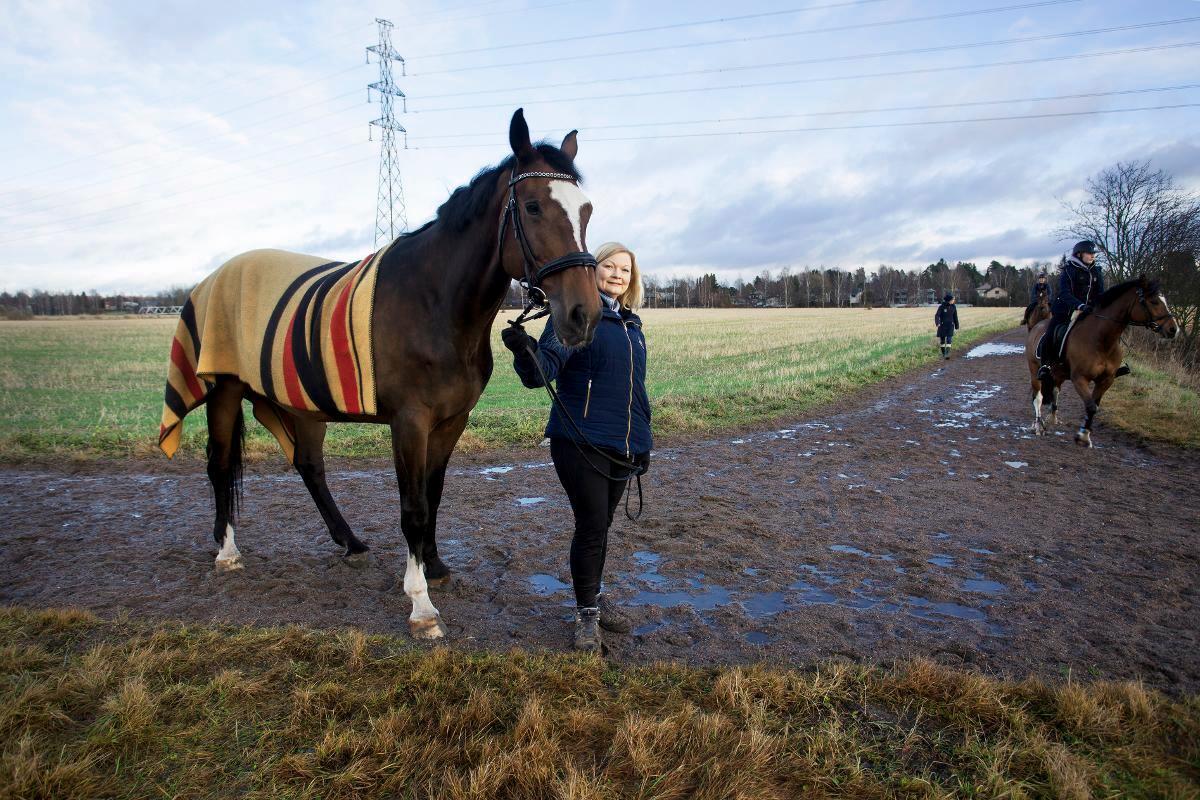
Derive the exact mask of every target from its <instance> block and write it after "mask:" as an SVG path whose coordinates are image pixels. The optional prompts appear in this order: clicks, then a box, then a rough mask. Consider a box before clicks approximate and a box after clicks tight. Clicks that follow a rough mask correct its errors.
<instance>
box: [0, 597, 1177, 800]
mask: <svg viewBox="0 0 1200 800" xmlns="http://www.w3.org/2000/svg"><path fill="white" fill-rule="evenodd" d="M0 641H2V642H3V645H0V797H13V798H54V799H55V800H84V799H85V798H89V799H90V798H95V797H113V798H134V797H137V798H143V797H146V798H148V797H188V798H210V797H211V798H218V797H222V798H223V797H256V798H313V799H314V800H315V799H316V798H321V800H332V799H334V798H356V799H357V798H362V799H364V800H366V799H367V798H427V797H428V798H435V797H436V798H461V800H467V798H477V799H478V800H488V799H490V798H496V799H497V800H499V799H500V798H522V799H524V798H546V800H550V798H563V799H564V800H593V799H594V800H601V798H625V797H628V798H645V800H651V798H657V799H659V800H668V799H670V800H682V799H683V798H712V800H717V799H718V798H735V797H737V798H781V799H782V798H798V797H806V798H824V797H853V798H901V797H902V798H947V799H949V798H960V797H981V798H982V797H988V798H1011V799H1012V800H1020V799H1021V798H1042V797H1045V798H1070V799H1072V800H1073V799H1075V798H1079V800H1083V799H1084V798H1100V797H1105V798H1108V797H1111V798H1118V797H1119V798H1151V797H1155V798H1187V797H1196V796H1197V792H1200V782H1198V781H1200V704H1198V703H1197V699H1196V698H1195V697H1194V696H1191V697H1185V698H1179V699H1170V698H1167V697H1164V696H1163V695H1161V694H1159V693H1158V692H1155V691H1150V690H1147V689H1146V688H1144V687H1143V686H1141V685H1139V684H1136V683H1108V682H1094V683H1089V682H1085V683H1080V682H1077V681H1070V680H1068V681H1067V682H1065V683H1060V684H1058V685H1050V684H1047V683H1044V682H1041V681H1037V680H1032V679H1030V680H1024V681H1020V682H1009V681H1000V680H994V679H991V678H988V677H985V676H982V675H979V674H975V673H969V672H961V671H956V670H952V669H949V668H946V667H942V666H939V665H937V664H934V663H932V662H928V661H917V662H912V663H908V664H900V665H897V666H896V667H894V668H891V669H885V668H881V667H876V666H869V665H858V664H846V663H826V664H819V665H815V666H814V667H812V668H811V669H807V670H803V671H801V670H794V669H781V668H769V667H726V668H720V669H695V668H690V667H686V666H683V665H678V664H660V665H654V666H649V667H629V666H620V665H616V664H606V663H605V662H603V661H601V660H600V659H599V658H596V657H585V656H579V655H563V654H534V653H526V652H522V651H519V650H513V651H511V652H508V653H469V652H463V651H460V650H457V649H451V648H446V647H436V648H432V649H429V648H425V647H421V646H417V645H414V644H412V643H411V642H408V641H406V640H404V639H396V638H392V637H386V636H368V635H365V634H363V633H362V632H361V631H358V630H355V629H348V630H344V631H337V632H331V631H311V630H305V629H301V628H275V629H272V628H265V629H262V628H260V629H250V628H236V627H232V626H225V627H219V626H206V625H184V624H180V623H169V622H164V623H147V622H135V621H131V620H117V621H107V622H106V621H101V620H99V619H97V618H95V617H94V616H92V615H90V614H88V613H87V612H84V611H78V610H69V609H66V610H59V609H50V610H39V611H33V610H26V609H20V608H3V607H0Z"/></svg>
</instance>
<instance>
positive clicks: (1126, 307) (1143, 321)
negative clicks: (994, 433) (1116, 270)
mask: <svg viewBox="0 0 1200 800" xmlns="http://www.w3.org/2000/svg"><path fill="white" fill-rule="evenodd" d="M1049 325H1050V321H1049V320H1043V321H1042V322H1039V323H1037V324H1036V325H1034V326H1032V327H1031V328H1030V329H1029V334H1028V335H1027V336H1026V338H1025V362H1026V365H1027V366H1028V367H1029V386H1030V389H1029V393H1030V400H1031V402H1032V404H1033V433H1034V434H1036V435H1038V436H1045V435H1046V425H1045V422H1043V420H1042V405H1043V404H1045V403H1050V410H1051V422H1052V423H1054V424H1057V423H1058V392H1059V387H1060V386H1062V384H1063V383H1064V382H1066V381H1068V380H1069V381H1070V382H1071V383H1072V385H1074V387H1075V391H1076V392H1078V393H1079V398H1080V399H1081V400H1082V401H1083V406H1084V409H1085V411H1084V417H1083V422H1082V423H1081V424H1080V427H1079V431H1078V432H1077V433H1076V434H1075V442H1076V444H1079V445H1082V446H1084V447H1092V420H1093V419H1094V418H1095V416H1096V411H1097V410H1098V409H1099V408H1100V399H1101V398H1102V397H1104V393H1105V392H1107V391H1108V389H1109V387H1110V386H1112V384H1113V381H1114V380H1116V377H1117V374H1118V372H1117V370H1118V369H1119V368H1120V366H1121V363H1122V361H1123V359H1124V356H1125V351H1124V349H1123V348H1122V346H1121V334H1122V333H1124V332H1125V329H1126V328H1127V327H1129V326H1130V325H1133V326H1139V327H1143V328H1149V329H1150V330H1152V331H1154V332H1155V333H1157V334H1158V335H1159V336H1161V337H1163V338H1164V339H1174V338H1175V337H1176V336H1177V335H1178V334H1179V324H1178V323H1177V322H1176V321H1175V315H1174V314H1172V313H1171V309H1170V307H1169V306H1168V305H1167V299H1166V298H1165V297H1164V296H1163V294H1162V289H1161V287H1160V286H1159V284H1158V281H1152V280H1149V279H1147V278H1146V276H1144V275H1143V276H1140V277H1138V278H1136V279H1134V280H1131V281H1126V282H1125V283H1121V284H1118V285H1116V286H1114V287H1112V288H1111V289H1109V290H1108V291H1106V292H1105V293H1104V294H1102V295H1100V297H1099V299H1098V300H1097V301H1096V306H1095V308H1094V309H1093V310H1092V311H1090V312H1087V313H1085V314H1083V315H1082V316H1079V317H1077V318H1076V320H1075V322H1074V323H1073V324H1072V326H1071V328H1070V331H1069V335H1068V336H1067V343H1066V349H1065V351H1064V353H1063V358H1062V359H1061V360H1060V361H1059V362H1058V363H1057V364H1055V365H1054V369H1053V372H1052V377H1050V378H1047V379H1046V381H1045V382H1044V383H1043V382H1042V381H1041V380H1039V379H1038V376H1037V373H1038V368H1039V366H1040V361H1039V359H1038V356H1037V346H1038V341H1039V340H1040V339H1041V338H1042V334H1043V333H1045V332H1046V328H1047V327H1048V326H1049ZM1044 346H1045V347H1051V346H1053V343H1051V342H1049V341H1048V342H1046V344H1045V345H1044Z"/></svg>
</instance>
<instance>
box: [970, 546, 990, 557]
mask: <svg viewBox="0 0 1200 800" xmlns="http://www.w3.org/2000/svg"><path fill="white" fill-rule="evenodd" d="M971 552H972V553H978V554H979V555H981V556H994V555H996V554H995V552H993V551H991V550H988V549H987V548H986V547H972V548H971Z"/></svg>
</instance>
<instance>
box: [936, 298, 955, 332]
mask: <svg viewBox="0 0 1200 800" xmlns="http://www.w3.org/2000/svg"><path fill="white" fill-rule="evenodd" d="M933 321H934V324H936V325H937V333H938V336H953V335H954V332H955V331H956V330H958V308H956V307H955V306H954V305H953V304H952V303H942V304H941V305H940V306H938V310H937V313H936V314H934V315H933Z"/></svg>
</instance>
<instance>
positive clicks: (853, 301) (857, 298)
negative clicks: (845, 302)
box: [850, 286, 863, 306]
mask: <svg viewBox="0 0 1200 800" xmlns="http://www.w3.org/2000/svg"><path fill="white" fill-rule="evenodd" d="M862 301H863V287H861V286H859V287H858V288H857V289H855V290H854V291H853V292H852V293H851V294H850V305H852V306H858V305H862Z"/></svg>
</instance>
